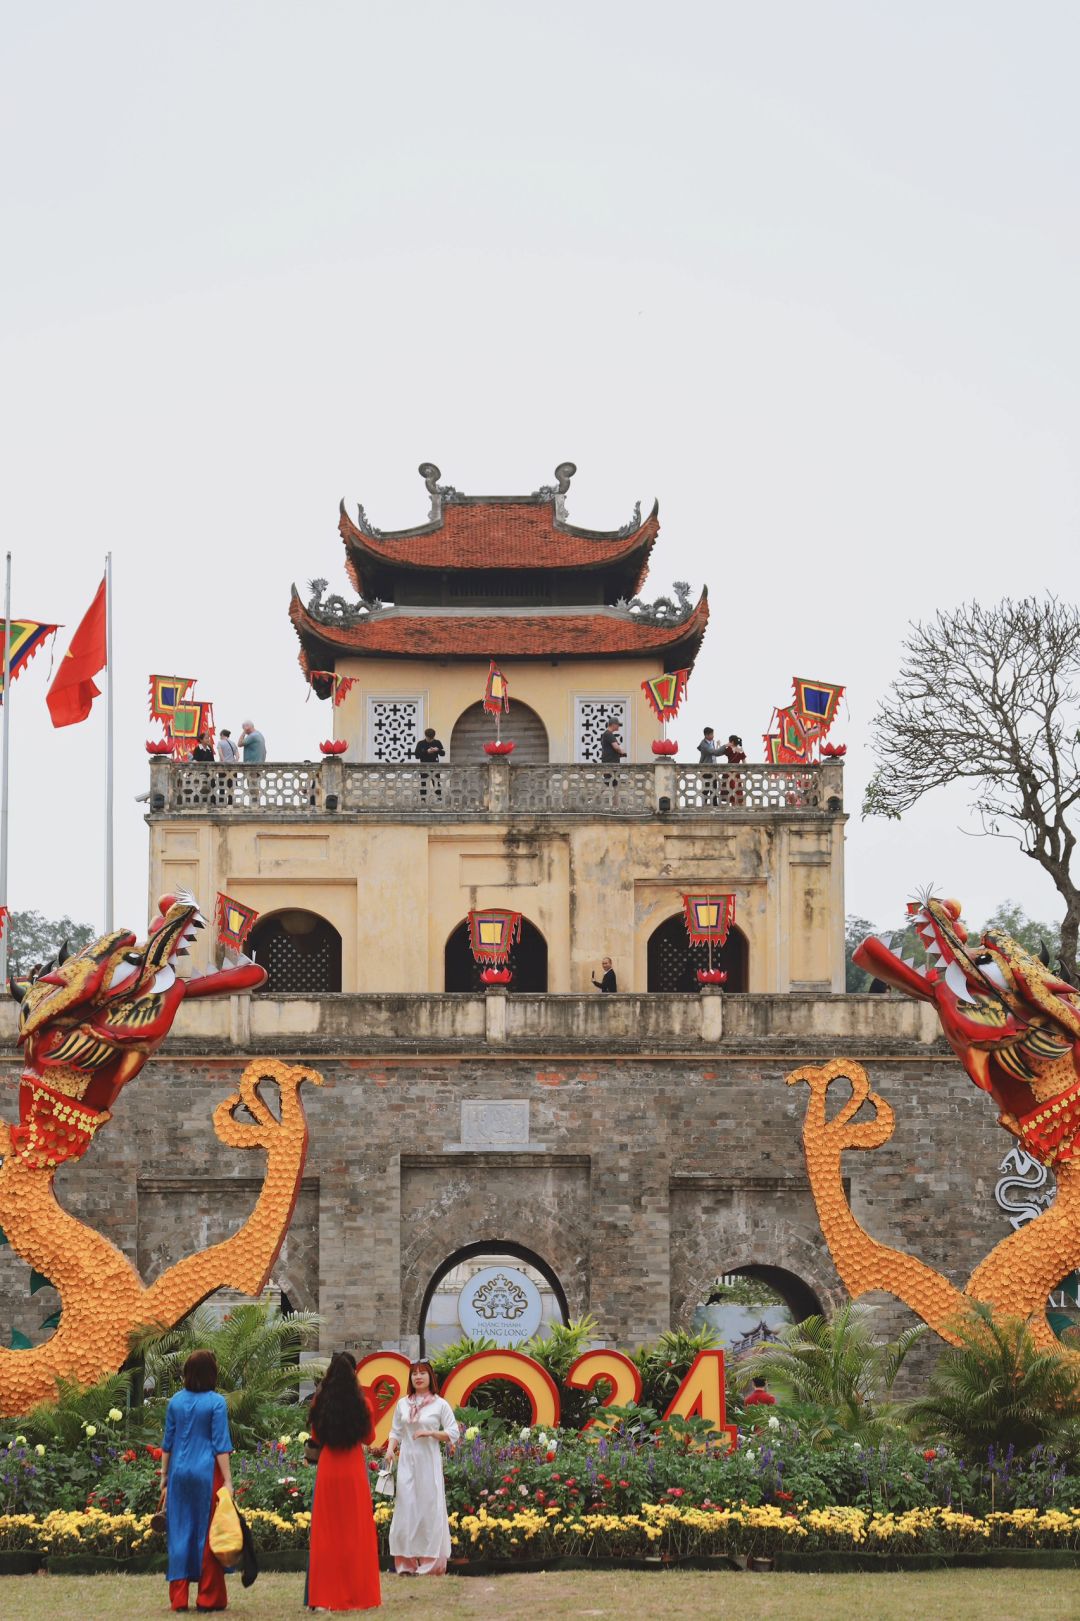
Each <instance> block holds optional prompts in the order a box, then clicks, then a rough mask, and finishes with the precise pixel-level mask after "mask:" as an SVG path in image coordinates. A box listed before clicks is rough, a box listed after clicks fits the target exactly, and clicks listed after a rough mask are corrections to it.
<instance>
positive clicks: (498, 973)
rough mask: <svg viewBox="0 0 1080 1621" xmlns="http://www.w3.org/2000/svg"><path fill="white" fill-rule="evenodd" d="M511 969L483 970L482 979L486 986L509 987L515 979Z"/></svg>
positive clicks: (481, 972)
mask: <svg viewBox="0 0 1080 1621" xmlns="http://www.w3.org/2000/svg"><path fill="white" fill-rule="evenodd" d="M513 977H514V976H513V974H512V973H511V972H510V970H509V968H482V969H481V970H480V978H481V979H482V981H483V982H484V984H485V985H509V983H510V981H511V980H512V979H513Z"/></svg>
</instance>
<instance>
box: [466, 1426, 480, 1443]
mask: <svg viewBox="0 0 1080 1621" xmlns="http://www.w3.org/2000/svg"><path fill="white" fill-rule="evenodd" d="M479 1434H480V1426H479V1424H470V1425H469V1427H468V1429H467V1430H466V1431H465V1439H466V1441H475V1439H476V1437H477V1436H478V1435H479Z"/></svg>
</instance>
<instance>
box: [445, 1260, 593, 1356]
mask: <svg viewBox="0 0 1080 1621" xmlns="http://www.w3.org/2000/svg"><path fill="white" fill-rule="evenodd" d="M485 1314H486V1315H485ZM515 1314H516V1315H515ZM569 1320H570V1315H569V1312H568V1310H567V1304H566V1295H565V1293H564V1292H563V1287H562V1284H561V1283H560V1282H559V1280H558V1278H557V1277H556V1275H555V1273H554V1272H553V1271H552V1270H551V1268H550V1267H549V1266H548V1264H547V1262H546V1261H545V1260H544V1259H543V1258H542V1257H541V1256H539V1255H537V1254H536V1253H535V1251H533V1250H530V1249H526V1248H525V1246H524V1245H522V1244H516V1243H506V1242H501V1241H498V1240H496V1241H491V1240H480V1241H479V1242H478V1243H475V1244H466V1245H464V1246H463V1247H462V1248H461V1249H459V1250H455V1251H454V1253H453V1255H449V1256H447V1258H446V1260H445V1261H444V1262H443V1263H442V1265H441V1266H439V1267H438V1268H436V1270H435V1272H434V1273H433V1275H432V1278H431V1281H430V1282H429V1284H428V1286H427V1288H426V1289H425V1291H424V1299H423V1303H422V1304H421V1307H420V1325H419V1329H420V1355H421V1356H430V1355H431V1353H432V1352H433V1351H440V1350H442V1348H443V1347H444V1346H446V1345H452V1344H453V1343H454V1341H455V1340H459V1339H461V1337H462V1336H463V1335H464V1334H470V1335H472V1336H473V1337H474V1338H481V1337H482V1338H485V1339H493V1340H495V1341H496V1343H497V1344H498V1345H499V1346H501V1347H504V1348H506V1349H509V1350H513V1349H514V1348H515V1346H516V1345H523V1344H524V1343H525V1341H526V1340H528V1339H530V1338H531V1337H532V1335H533V1334H534V1333H537V1334H544V1333H545V1332H546V1331H547V1329H548V1327H549V1326H550V1325H551V1324H552V1323H563V1324H565V1323H568V1322H569Z"/></svg>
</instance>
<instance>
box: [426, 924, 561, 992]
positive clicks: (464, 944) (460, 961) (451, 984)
mask: <svg viewBox="0 0 1080 1621" xmlns="http://www.w3.org/2000/svg"><path fill="white" fill-rule="evenodd" d="M547 957H548V952H547V941H546V940H545V939H544V936H543V935H542V934H541V933H540V930H539V929H538V928H537V927H536V925H535V924H534V923H530V922H529V920H528V918H527V917H523V918H522V920H521V938H520V940H518V942H517V944H516V945H514V946H511V948H510V957H509V960H508V964H507V966H508V967H509V968H510V970H511V972H512V973H513V976H514V977H513V980H512V981H511V984H510V989H511V990H512V991H546V990H547V967H548V964H547ZM444 958H445V977H444V980H443V988H444V989H445V990H448V991H468V992H471V993H472V994H473V995H475V994H476V993H477V992H478V991H482V990H483V989H484V982H483V980H482V979H481V978H480V969H481V965H480V964H479V963H477V962H474V960H473V954H472V952H471V950H470V949H469V925H468V922H467V921H466V922H464V923H459V924H458V926H457V928H456V929H455V930H454V932H453V933H452V934H451V936H450V938H449V939H448V940H447V942H446V951H445V953H444Z"/></svg>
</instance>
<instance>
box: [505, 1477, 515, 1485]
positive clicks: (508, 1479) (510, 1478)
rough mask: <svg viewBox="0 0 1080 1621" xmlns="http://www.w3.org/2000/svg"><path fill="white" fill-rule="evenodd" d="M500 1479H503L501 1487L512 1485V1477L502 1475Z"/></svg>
mask: <svg viewBox="0 0 1080 1621" xmlns="http://www.w3.org/2000/svg"><path fill="white" fill-rule="evenodd" d="M502 1479H503V1485H504V1486H512V1485H513V1484H514V1477H513V1475H504V1476H503V1477H502Z"/></svg>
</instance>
